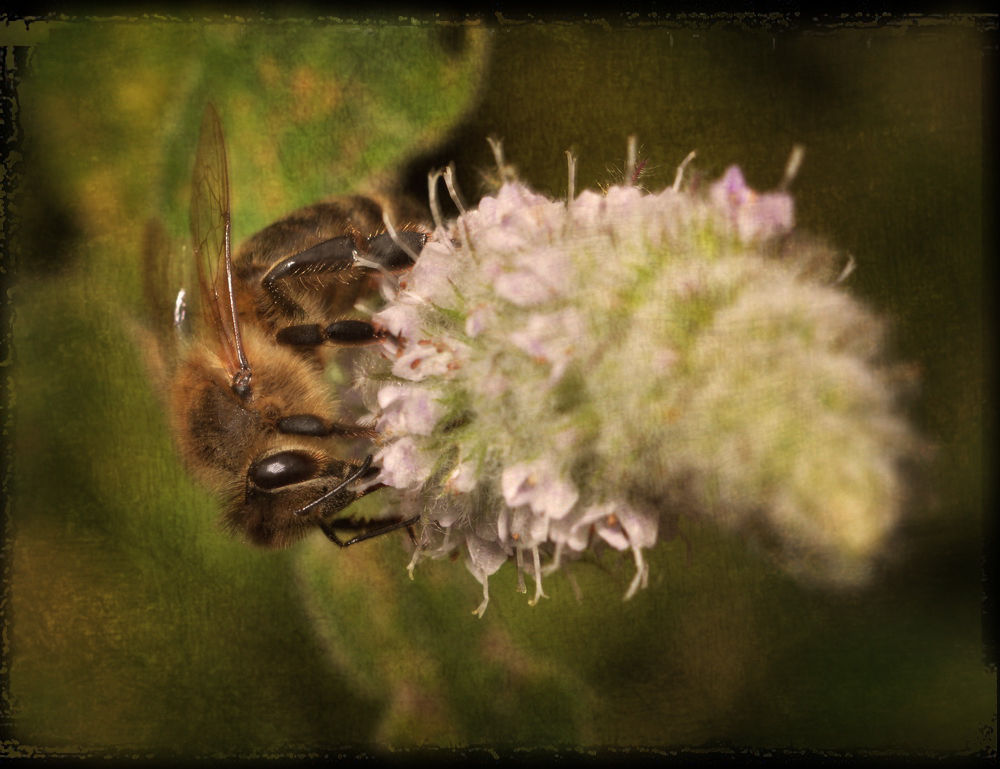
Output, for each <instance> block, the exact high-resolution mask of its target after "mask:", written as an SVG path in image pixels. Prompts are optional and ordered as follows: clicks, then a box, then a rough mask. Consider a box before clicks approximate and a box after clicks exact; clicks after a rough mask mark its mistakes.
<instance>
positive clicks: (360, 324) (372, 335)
mask: <svg viewBox="0 0 1000 769" xmlns="http://www.w3.org/2000/svg"><path fill="white" fill-rule="evenodd" d="M384 336H385V332H384V331H380V330H379V329H377V328H375V326H373V325H372V324H371V323H368V322H367V321H363V320H335V321H334V322H333V323H330V324H328V325H326V326H321V325H320V324H318V323H304V324H301V325H297V326H285V328H283V329H281V330H280V331H279V332H278V333H277V335H276V336H275V339H276V340H277V342H278V344H284V345H288V346H291V347H318V346H319V345H321V344H323V343H325V342H333V343H334V344H336V345H340V346H342V347H359V346H362V345H368V344H374V343H375V342H378V341H379V340H381V339H382V338H383V337H384Z"/></svg>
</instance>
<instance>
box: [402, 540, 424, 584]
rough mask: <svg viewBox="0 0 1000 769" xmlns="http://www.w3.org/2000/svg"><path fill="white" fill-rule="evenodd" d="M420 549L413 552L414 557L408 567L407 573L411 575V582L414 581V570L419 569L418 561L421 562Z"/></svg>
mask: <svg viewBox="0 0 1000 769" xmlns="http://www.w3.org/2000/svg"><path fill="white" fill-rule="evenodd" d="M420 552H421V551H420V548H419V547H418V548H417V549H416V550H414V551H413V557H412V558H411V559H410V563H409V564H407V566H406V571H407V573H408V574H409V575H410V580H411V581H412V580H413V570H414V569H415V568H416V567H417V561H419V560H420Z"/></svg>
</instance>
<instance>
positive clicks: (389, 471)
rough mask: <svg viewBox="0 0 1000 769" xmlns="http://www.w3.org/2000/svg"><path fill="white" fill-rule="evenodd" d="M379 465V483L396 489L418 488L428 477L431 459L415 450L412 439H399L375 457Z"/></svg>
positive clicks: (424, 453) (415, 446) (431, 463)
mask: <svg viewBox="0 0 1000 769" xmlns="http://www.w3.org/2000/svg"><path fill="white" fill-rule="evenodd" d="M375 461H376V462H379V463H381V466H382V472H381V473H380V474H379V476H378V480H379V482H380V483H384V484H386V485H387V486H394V487H395V488H397V489H410V488H415V487H417V486H419V485H420V484H421V483H423V482H424V480H425V479H426V478H427V476H428V475H430V472H431V468H432V465H433V458H432V457H431V456H429V455H428V454H427V453H426V452H423V451H421V450H420V449H418V448H417V445H416V443H414V441H413V439H412V438H400V439H399V440H397V441H394V442H393V443H390V444H389V445H388V446H386V447H385V448H384V449H382V450H381V451H379V452H378V454H376V455H375Z"/></svg>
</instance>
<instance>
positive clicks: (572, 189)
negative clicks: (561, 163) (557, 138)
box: [566, 150, 576, 207]
mask: <svg viewBox="0 0 1000 769" xmlns="http://www.w3.org/2000/svg"><path fill="white" fill-rule="evenodd" d="M566 166H567V168H568V172H567V176H568V180H567V183H566V206H567V207H569V206H570V205H572V204H573V199H574V198H575V197H576V158H575V157H573V153H572V152H570V151H569V150H566Z"/></svg>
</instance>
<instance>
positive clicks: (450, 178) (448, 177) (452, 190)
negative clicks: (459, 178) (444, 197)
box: [444, 163, 465, 216]
mask: <svg viewBox="0 0 1000 769" xmlns="http://www.w3.org/2000/svg"><path fill="white" fill-rule="evenodd" d="M444 184H445V186H446V187H447V188H448V194H449V195H451V199H452V202H454V204H455V207H456V208H457V209H458V212H459V213H460V214H462V216H465V206H463V205H462V199H461V198H460V197H459V194H458V187H456V186H455V164H454V163H451V164H449V166H448V167H447V168H446V169H444Z"/></svg>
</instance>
